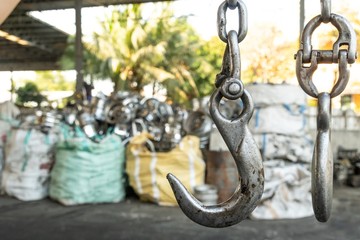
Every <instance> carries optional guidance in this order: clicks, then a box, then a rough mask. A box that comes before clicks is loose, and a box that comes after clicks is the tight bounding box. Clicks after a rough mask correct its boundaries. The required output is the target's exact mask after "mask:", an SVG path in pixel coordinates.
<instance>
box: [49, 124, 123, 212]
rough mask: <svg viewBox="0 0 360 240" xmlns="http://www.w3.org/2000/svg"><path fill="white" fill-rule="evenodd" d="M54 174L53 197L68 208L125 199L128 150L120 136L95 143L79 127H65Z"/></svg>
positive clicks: (104, 137)
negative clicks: (126, 151)
mask: <svg viewBox="0 0 360 240" xmlns="http://www.w3.org/2000/svg"><path fill="white" fill-rule="evenodd" d="M55 152H56V161H55V165H54V167H53V169H52V172H51V182H50V197H51V198H52V199H54V200H56V201H58V202H60V203H61V204H63V205H65V206H72V205H79V204H96V203H115V202H120V201H122V200H123V199H124V198H125V187H124V182H125V179H124V171H125V170H124V164H125V153H124V146H123V144H122V141H121V139H120V137H119V136H117V135H115V134H104V135H102V136H101V137H99V138H98V140H97V141H94V140H92V139H90V138H88V137H87V136H86V134H85V132H84V131H82V130H81V129H80V128H79V127H78V126H69V125H65V124H64V125H62V127H61V134H60V140H59V142H58V143H57V145H56V151H55Z"/></svg>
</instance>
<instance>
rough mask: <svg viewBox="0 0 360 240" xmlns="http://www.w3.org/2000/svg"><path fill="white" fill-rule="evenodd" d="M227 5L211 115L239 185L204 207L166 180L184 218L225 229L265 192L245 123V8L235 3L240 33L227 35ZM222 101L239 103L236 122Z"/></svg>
mask: <svg viewBox="0 0 360 240" xmlns="http://www.w3.org/2000/svg"><path fill="white" fill-rule="evenodd" d="M229 2H230V1H225V2H224V3H222V4H221V5H220V7H219V14H218V16H219V18H218V26H219V37H220V38H221V39H222V40H223V41H225V42H227V47H226V50H225V53H224V58H223V67H222V70H221V72H220V74H218V75H217V79H216V84H215V85H216V87H217V89H216V90H215V91H214V93H213V94H212V96H211V99H210V110H209V111H210V115H211V117H212V119H213V121H214V123H215V125H216V126H217V128H218V130H219V132H220V133H221V135H222V137H223V138H224V141H225V143H226V145H227V146H228V148H229V151H230V152H231V155H232V156H233V158H234V160H235V163H236V166H237V171H238V172H239V175H240V183H239V185H238V187H237V189H236V191H235V193H234V194H233V195H232V196H231V197H230V198H229V199H228V200H226V201H225V202H223V203H220V204H217V205H212V206H205V205H204V204H203V203H201V202H200V201H199V200H197V199H196V198H195V197H194V196H193V195H192V194H191V193H190V192H189V191H188V190H187V189H186V188H185V187H184V185H183V184H182V183H181V182H180V181H179V180H178V179H177V178H176V177H175V176H174V175H172V174H171V173H169V174H168V176H167V178H168V180H169V183H170V185H171V187H172V189H173V191H174V195H175V197H176V200H177V202H178V204H179V206H180V208H181V209H182V210H183V212H184V213H185V215H186V216H188V217H189V218H190V219H191V220H193V221H194V222H196V223H198V224H201V225H203V226H206V227H216V228H221V227H228V226H231V225H234V224H236V223H239V222H241V221H242V220H244V219H245V218H247V217H248V216H249V214H250V213H251V212H252V211H253V210H254V209H255V208H256V206H257V204H258V202H259V200H260V198H261V195H262V193H263V191H264V169H263V164H262V157H261V154H260V151H259V149H258V147H257V145H256V143H255V140H254V139H253V137H252V135H251V133H250V130H249V128H248V123H249V121H250V119H251V116H252V114H253V110H254V103H253V101H252V98H251V96H250V94H249V93H248V92H247V91H246V90H244V86H243V83H242V82H241V80H240V69H241V68H240V64H241V60H240V49H239V46H238V42H240V41H242V40H243V39H244V37H245V35H246V32H247V23H246V22H245V21H244V19H247V16H246V7H245V4H244V3H243V2H242V1H237V6H238V8H239V19H240V22H241V24H242V25H244V26H241V24H240V26H241V27H240V28H239V32H238V33H237V32H236V31H230V32H229V33H227V32H226V10H227V9H228V8H231V7H230V6H229ZM223 98H226V99H231V100H239V99H241V101H242V103H243V105H244V109H243V111H242V112H241V113H240V115H239V116H238V117H236V118H231V119H228V118H226V117H224V116H223V115H222V114H221V112H220V102H221V100H222V99H223Z"/></svg>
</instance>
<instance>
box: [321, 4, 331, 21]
mask: <svg viewBox="0 0 360 240" xmlns="http://www.w3.org/2000/svg"><path fill="white" fill-rule="evenodd" d="M321 18H322V21H323V23H328V22H330V18H331V0H321Z"/></svg>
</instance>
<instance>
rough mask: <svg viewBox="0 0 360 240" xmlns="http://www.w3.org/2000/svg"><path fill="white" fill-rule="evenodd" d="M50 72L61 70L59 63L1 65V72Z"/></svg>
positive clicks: (37, 62)
mask: <svg viewBox="0 0 360 240" xmlns="http://www.w3.org/2000/svg"><path fill="white" fill-rule="evenodd" d="M9 70H11V71H48V70H61V68H60V66H59V65H58V64H57V63H54V62H50V61H32V62H8V63H0V71H9Z"/></svg>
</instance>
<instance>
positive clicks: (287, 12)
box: [0, 0, 360, 102]
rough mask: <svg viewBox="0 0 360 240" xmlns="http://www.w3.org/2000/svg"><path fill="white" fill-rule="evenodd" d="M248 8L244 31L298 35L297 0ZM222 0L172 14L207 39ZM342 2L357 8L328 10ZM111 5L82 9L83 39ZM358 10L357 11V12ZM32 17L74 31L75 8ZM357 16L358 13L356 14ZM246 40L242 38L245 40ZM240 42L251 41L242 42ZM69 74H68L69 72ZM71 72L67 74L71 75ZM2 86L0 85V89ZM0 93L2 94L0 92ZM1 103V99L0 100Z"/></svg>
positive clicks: (181, 1)
mask: <svg viewBox="0 0 360 240" xmlns="http://www.w3.org/2000/svg"><path fill="white" fill-rule="evenodd" d="M243 1H244V3H245V4H246V6H247V9H248V20H249V30H248V33H249V34H251V33H254V32H259V31H262V30H263V29H262V28H265V27H267V26H269V24H274V25H276V27H277V28H278V29H279V30H281V31H282V32H283V37H284V38H288V39H290V40H296V39H298V38H299V32H300V30H299V24H300V21H299V15H300V14H299V9H300V4H299V2H300V0H271V1H269V0H243ZM222 2H223V0H177V1H174V2H173V3H172V5H173V9H174V12H175V14H176V16H184V15H187V16H189V18H188V20H189V23H190V24H191V25H192V26H193V27H194V28H195V29H196V30H197V32H198V33H199V34H200V35H201V36H202V37H203V38H204V39H209V38H210V37H212V36H216V35H217V27H216V18H217V9H218V6H219V5H220V4H221V3H222ZM344 5H346V6H347V7H348V8H350V9H359V10H360V1H358V0H333V1H332V12H334V13H339V14H341V10H342V7H343V6H344ZM146 6H148V7H147V9H149V11H151V9H152V8H153V6H154V5H153V4H152V3H146ZM305 6H306V11H305V13H306V14H305V16H306V19H305V23H306V22H308V21H309V20H310V19H311V18H312V17H314V16H316V15H318V14H320V0H317V1H315V0H305ZM114 8H116V7H114V6H109V7H93V8H84V9H83V10H82V29H83V36H84V40H89V39H90V38H91V35H92V33H93V32H94V31H96V30H99V27H98V22H99V21H101V20H102V19H103V18H104V17H105V16H106V14H109V13H110V12H111V11H112V10H113V9H114ZM359 12H360V11H359ZM236 13H237V12H236V11H228V20H229V21H230V22H229V25H228V30H229V29H232V28H236V27H237V24H236V20H237V17H236ZM32 14H33V16H34V17H37V18H39V19H41V20H42V21H45V22H48V23H49V24H51V25H54V26H55V27H57V28H59V29H60V30H62V31H65V32H67V33H69V34H74V33H75V11H74V10H72V9H68V10H55V11H42V12H34V13H32ZM359 17H360V15H359ZM231 20H233V21H231ZM245 41H246V39H245ZM244 44H251V43H248V42H244ZM71 74H72V75H71ZM73 74H74V73H70V75H71V76H73ZM10 75H11V74H10V73H9V72H0V78H2V79H3V78H6V79H10ZM23 75H24V73H21V72H19V73H16V72H15V73H13V78H14V79H17V78H21V76H23ZM26 76H27V78H28V79H32V78H34V77H35V74H33V73H30V72H27V73H26ZM5 82H6V83H5V85H9V86H5V89H9V88H10V81H5ZM2 89H4V88H2ZM0 95H3V94H1V93H0ZM0 98H1V97H0ZM0 102H1V99H0Z"/></svg>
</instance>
